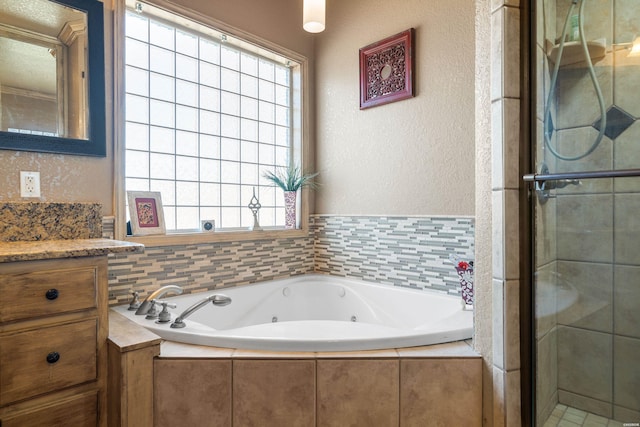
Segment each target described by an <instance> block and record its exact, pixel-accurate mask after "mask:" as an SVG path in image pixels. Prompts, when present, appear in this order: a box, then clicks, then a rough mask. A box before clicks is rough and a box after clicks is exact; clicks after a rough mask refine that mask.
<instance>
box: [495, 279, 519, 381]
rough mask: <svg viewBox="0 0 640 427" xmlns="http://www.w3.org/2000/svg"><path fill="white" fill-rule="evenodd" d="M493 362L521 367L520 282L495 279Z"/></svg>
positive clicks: (504, 368)
mask: <svg viewBox="0 0 640 427" xmlns="http://www.w3.org/2000/svg"><path fill="white" fill-rule="evenodd" d="M492 296H493V305H492V308H493V316H492V317H493V334H492V337H493V364H494V365H495V366H497V367H499V368H500V369H503V370H507V371H512V370H515V369H520V311H519V310H520V282H519V281H518V280H507V281H505V282H502V281H500V280H496V279H494V280H493V291H492Z"/></svg>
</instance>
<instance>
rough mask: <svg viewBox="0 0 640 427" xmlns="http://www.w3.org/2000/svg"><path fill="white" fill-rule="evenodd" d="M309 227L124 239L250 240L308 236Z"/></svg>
mask: <svg viewBox="0 0 640 427" xmlns="http://www.w3.org/2000/svg"><path fill="white" fill-rule="evenodd" d="M308 234H309V230H308V229H304V228H303V229H295V230H285V229H271V230H263V231H238V230H234V231H214V232H212V233H197V232H196V233H175V234H174V233H171V234H162V235H156V236H126V237H125V238H124V241H126V242H135V243H142V244H143V245H144V246H145V247H147V248H149V247H158V246H181V245H196V244H203V243H217V242H243V241H249V240H268V239H292V238H300V237H307V236H308Z"/></svg>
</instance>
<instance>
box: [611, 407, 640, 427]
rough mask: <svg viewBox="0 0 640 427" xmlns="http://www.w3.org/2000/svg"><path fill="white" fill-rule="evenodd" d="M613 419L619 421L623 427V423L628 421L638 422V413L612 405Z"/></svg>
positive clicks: (639, 416)
mask: <svg viewBox="0 0 640 427" xmlns="http://www.w3.org/2000/svg"><path fill="white" fill-rule="evenodd" d="M613 419H614V420H619V421H621V422H622V423H623V426H624V422H627V421H629V420H640V411H632V410H631V409H627V408H623V407H621V406H617V405H614V406H613Z"/></svg>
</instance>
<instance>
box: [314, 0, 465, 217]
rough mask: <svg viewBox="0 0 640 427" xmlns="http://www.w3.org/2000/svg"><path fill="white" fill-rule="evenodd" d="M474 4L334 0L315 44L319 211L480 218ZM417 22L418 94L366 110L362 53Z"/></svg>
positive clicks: (414, 25)
mask: <svg viewBox="0 0 640 427" xmlns="http://www.w3.org/2000/svg"><path fill="white" fill-rule="evenodd" d="M474 15H475V7H474V1H473V0H453V1H432V2H425V1H423V0H402V1H400V0H395V1H388V0H350V1H336V2H330V3H329V4H328V6H327V29H326V30H325V32H324V33H321V34H319V35H318V38H317V44H316V64H317V65H316V76H317V78H316V89H317V104H316V108H317V111H316V119H317V120H316V125H317V142H316V143H317V145H316V156H317V157H316V159H317V160H316V165H317V167H318V169H319V171H320V173H321V176H320V181H321V182H322V188H321V190H320V191H318V192H317V194H316V212H317V213H320V214H349V215H359V214H362V215H473V213H474V190H475V188H474V158H475V156H474ZM410 27H413V28H415V30H416V31H415V34H416V41H415V60H416V73H415V87H416V97H415V98H411V99H408V100H404V101H399V102H395V103H392V104H387V105H383V106H378V107H374V108H370V109H367V110H362V111H360V110H359V101H358V100H359V84H358V81H359V80H358V79H359V77H358V76H359V71H358V66H359V65H358V64H359V60H358V50H359V49H360V48H361V47H364V46H366V45H368V44H370V43H373V42H376V41H378V40H381V39H383V38H385V37H388V36H391V35H393V34H397V33H399V32H401V31H404V30H406V29H408V28H410Z"/></svg>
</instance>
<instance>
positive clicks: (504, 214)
mask: <svg viewBox="0 0 640 427" xmlns="http://www.w3.org/2000/svg"><path fill="white" fill-rule="evenodd" d="M492 197H493V201H492V206H493V209H492V211H491V213H492V217H493V228H492V233H493V236H492V248H493V277H494V278H497V279H518V278H519V277H520V253H519V244H520V241H519V237H518V236H519V226H520V222H519V217H518V213H519V191H518V190H509V189H506V190H503V191H493V194H492Z"/></svg>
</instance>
